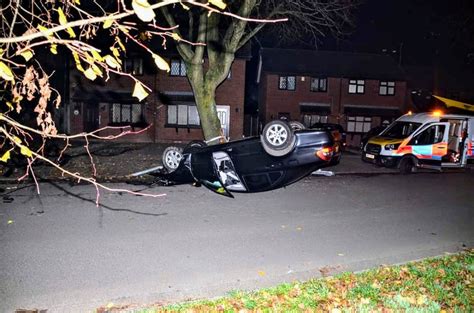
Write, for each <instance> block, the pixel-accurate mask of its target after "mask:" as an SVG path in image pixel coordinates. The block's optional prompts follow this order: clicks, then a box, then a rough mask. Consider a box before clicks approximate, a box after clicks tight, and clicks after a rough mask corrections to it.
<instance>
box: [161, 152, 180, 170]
mask: <svg viewBox="0 0 474 313" xmlns="http://www.w3.org/2000/svg"><path fill="white" fill-rule="evenodd" d="M182 158H183V149H181V148H179V147H175V146H170V147H167V148H166V149H165V151H163V156H162V162H163V166H164V167H165V168H166V169H167V170H168V172H169V173H171V172H174V171H175V170H176V169H177V168H178V166H179V163H180V162H181V159H182Z"/></svg>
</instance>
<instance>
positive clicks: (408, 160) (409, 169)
mask: <svg viewBox="0 0 474 313" xmlns="http://www.w3.org/2000/svg"><path fill="white" fill-rule="evenodd" d="M399 169H400V173H401V174H403V175H407V174H412V173H415V172H416V169H417V168H416V161H415V159H414V158H412V157H404V158H403V159H402V160H401V161H400V165H399Z"/></svg>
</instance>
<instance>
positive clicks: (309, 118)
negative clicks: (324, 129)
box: [301, 114, 328, 127]
mask: <svg viewBox="0 0 474 313" xmlns="http://www.w3.org/2000/svg"><path fill="white" fill-rule="evenodd" d="M301 120H302V121H303V125H304V126H306V127H311V126H312V125H314V124H315V123H327V122H328V116H327V115H320V114H302V117H301Z"/></svg>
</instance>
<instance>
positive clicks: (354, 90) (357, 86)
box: [348, 79, 365, 95]
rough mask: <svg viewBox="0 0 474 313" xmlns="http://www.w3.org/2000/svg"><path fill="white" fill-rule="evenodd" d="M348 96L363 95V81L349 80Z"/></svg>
mask: <svg viewBox="0 0 474 313" xmlns="http://www.w3.org/2000/svg"><path fill="white" fill-rule="evenodd" d="M348 92H349V93H350V94H360V95H361V94H364V93H365V80H364V79H349V90H348Z"/></svg>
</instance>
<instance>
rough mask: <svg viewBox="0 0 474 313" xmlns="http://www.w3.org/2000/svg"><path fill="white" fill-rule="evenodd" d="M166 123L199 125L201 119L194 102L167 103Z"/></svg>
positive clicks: (172, 125) (188, 125) (183, 125)
mask: <svg viewBox="0 0 474 313" xmlns="http://www.w3.org/2000/svg"><path fill="white" fill-rule="evenodd" d="M166 125H167V126H169V127H200V126H201V120H200V119H199V113H198V111H197V106H196V105H195V104H194V103H177V104H168V109H167V116H166Z"/></svg>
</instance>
